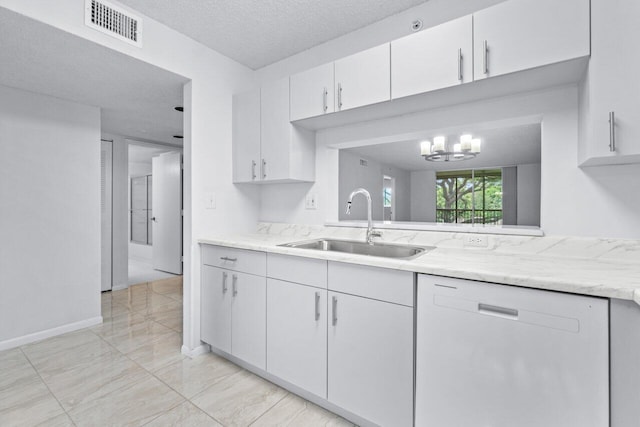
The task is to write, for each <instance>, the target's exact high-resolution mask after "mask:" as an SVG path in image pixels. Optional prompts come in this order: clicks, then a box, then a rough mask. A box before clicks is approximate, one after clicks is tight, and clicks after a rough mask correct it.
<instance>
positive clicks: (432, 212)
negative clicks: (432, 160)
mask: <svg viewBox="0 0 640 427" xmlns="http://www.w3.org/2000/svg"><path fill="white" fill-rule="evenodd" d="M411 221H418V222H436V172H435V171H413V172H411Z"/></svg>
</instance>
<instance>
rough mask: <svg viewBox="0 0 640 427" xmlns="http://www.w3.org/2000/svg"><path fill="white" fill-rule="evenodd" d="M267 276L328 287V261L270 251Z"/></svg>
mask: <svg viewBox="0 0 640 427" xmlns="http://www.w3.org/2000/svg"><path fill="white" fill-rule="evenodd" d="M267 277H271V278H273V279H280V280H284V281H287V282H294V283H302V284H303V285H309V286H316V287H318V288H324V289H326V288H327V261H325V260H322V259H313V258H302V257H297V256H291V255H280V254H272V253H269V254H267Z"/></svg>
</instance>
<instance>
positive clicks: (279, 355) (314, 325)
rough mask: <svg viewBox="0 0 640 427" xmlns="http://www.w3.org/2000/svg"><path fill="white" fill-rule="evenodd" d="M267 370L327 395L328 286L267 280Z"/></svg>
mask: <svg viewBox="0 0 640 427" xmlns="http://www.w3.org/2000/svg"><path fill="white" fill-rule="evenodd" d="M267 295H268V297H267V371H268V372H269V373H271V374H273V375H276V376H278V377H280V378H282V379H283V380H285V381H288V382H290V383H292V384H294V385H296V386H298V387H301V388H303V389H304V390H307V391H310V392H311V393H313V394H315V395H317V396H320V397H322V398H325V399H326V397H327V290H326V289H319V288H314V287H311V286H304V285H301V284H297V283H290V282H284V281H282V280H275V279H268V280H267Z"/></svg>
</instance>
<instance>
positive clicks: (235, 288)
mask: <svg viewBox="0 0 640 427" xmlns="http://www.w3.org/2000/svg"><path fill="white" fill-rule="evenodd" d="M231 289H232V290H233V296H234V297H235V296H236V295H238V276H236V275H235V274H234V275H233V276H231Z"/></svg>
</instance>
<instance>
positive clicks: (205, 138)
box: [0, 0, 260, 350]
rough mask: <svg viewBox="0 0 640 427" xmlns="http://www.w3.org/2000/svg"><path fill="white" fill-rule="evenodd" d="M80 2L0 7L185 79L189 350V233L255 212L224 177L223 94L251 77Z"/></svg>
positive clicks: (194, 310) (234, 227) (193, 271)
mask: <svg viewBox="0 0 640 427" xmlns="http://www.w3.org/2000/svg"><path fill="white" fill-rule="evenodd" d="M84 3H85V2H84V0H58V1H55V2H50V1H29V2H25V1H23V0H0V6H1V7H6V8H8V9H10V10H13V11H15V12H17V13H20V14H23V15H26V16H28V17H31V18H34V19H37V20H39V21H42V22H44V23H47V24H49V25H52V26H54V27H57V28H60V29H62V30H64V31H67V32H69V33H71V34H75V35H77V36H79V37H83V38H86V39H88V40H91V41H94V42H96V43H98V44H100V45H103V46H106V47H109V48H112V49H114V50H117V51H119V52H122V53H125V54H127V55H129V56H131V57H134V58H138V59H140V60H143V61H146V62H148V63H150V64H153V65H155V66H158V67H161V68H164V69H166V70H169V71H171V72H173V73H176V74H179V75H182V76H185V77H187V78H189V79H191V81H190V82H189V83H188V84H187V85H185V91H184V98H183V99H184V106H185V114H184V120H185V122H184V140H183V141H184V161H185V170H184V174H185V182H184V189H185V200H184V201H185V221H184V256H185V272H184V281H185V287H184V313H185V314H184V328H185V333H184V344H185V350H191V349H194V348H196V347H197V346H198V345H199V344H200V340H199V337H200V287H199V284H200V268H199V263H200V254H199V246H198V244H197V239H199V238H206V237H212V236H215V235H217V234H220V233H232V232H246V231H249V230H254V229H255V227H256V222H257V219H258V214H259V206H260V191H259V189H258V188H256V187H253V186H244V187H239V186H235V185H233V184H232V181H231V97H232V94H233V93H237V92H242V91H245V90H248V89H250V88H251V87H252V85H254V84H255V78H254V73H253V71H252V70H250V69H248V68H246V67H244V66H242V65H240V64H238V63H236V62H234V61H232V60H231V59H229V58H227V57H225V56H222V55H220V54H218V53H217V52H214V51H212V50H211V49H208V48H206V47H205V46H203V45H201V44H199V43H197V42H195V41H194V40H193V39H191V38H189V37H187V36H185V35H182V34H180V33H178V32H176V31H174V30H171V29H169V28H168V27H166V26H164V25H162V24H160V23H158V22H157V21H154V20H152V19H150V18H148V17H145V16H144V15H142V14H140V13H138V12H136V14H137V15H138V16H141V17H142V18H143V19H144V41H143V47H142V48H137V47H135V46H131V45H129V44H127V43H123V42H120V41H119V40H117V39H115V38H113V37H110V36H108V35H106V34H103V33H101V32H99V31H95V30H93V29H91V28H88V27H86V26H85V25H84ZM123 8H124V9H129V8H127V7H124V6H123ZM61 54H64V47H63V46H61ZM96 167H97V166H96ZM96 173H98V170H97V169H96ZM207 192H215V193H216V197H217V209H213V210H205V197H204V195H205V194H206V193H207ZM96 194H98V193H96ZM98 201H99V200H98Z"/></svg>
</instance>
